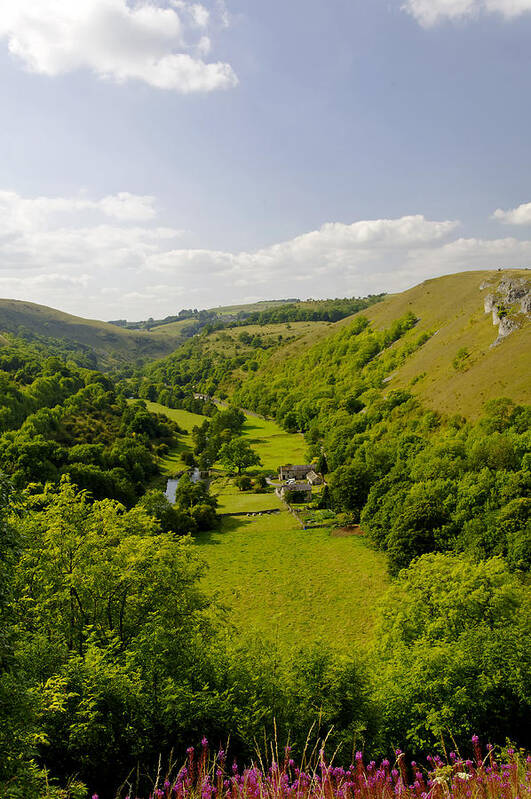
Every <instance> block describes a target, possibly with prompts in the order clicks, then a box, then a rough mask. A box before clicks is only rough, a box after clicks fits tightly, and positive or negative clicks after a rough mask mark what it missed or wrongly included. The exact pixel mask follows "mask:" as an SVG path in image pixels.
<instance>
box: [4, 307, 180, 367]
mask: <svg viewBox="0 0 531 799" xmlns="http://www.w3.org/2000/svg"><path fill="white" fill-rule="evenodd" d="M0 331H1V332H8V333H14V334H15V335H17V334H18V333H19V331H26V333H27V332H29V333H31V334H33V335H38V336H45V337H46V338H52V339H65V340H67V341H69V342H70V343H76V344H77V345H79V346H80V347H81V348H83V347H85V348H89V349H91V350H93V351H94V353H95V354H96V355H97V357H98V363H99V365H100V366H101V367H107V366H113V365H116V364H119V363H122V362H124V361H134V360H136V359H138V358H143V357H146V358H159V357H162V356H163V355H167V354H168V353H169V352H171V351H172V350H174V349H175V347H176V346H177V345H178V344H179V343H180V342H181V338H180V337H177V336H175V335H166V336H159V338H157V339H154V338H152V337H150V335H149V334H148V333H146V332H145V331H140V332H138V331H132V330H124V329H123V328H120V327H117V326H116V325H111V324H108V323H107V322H100V321H98V320H96V319H84V318H81V317H79V316H73V315H72V314H67V313H63V312H62V311H57V310H55V309H54V308H48V307H47V306H45V305H37V304H36V303H33V302H23V301H19V300H8V299H1V300H0ZM24 334H25V333H24ZM1 345H2V342H0V346H1Z"/></svg>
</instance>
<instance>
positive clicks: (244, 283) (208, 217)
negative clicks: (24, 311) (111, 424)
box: [0, 0, 531, 319]
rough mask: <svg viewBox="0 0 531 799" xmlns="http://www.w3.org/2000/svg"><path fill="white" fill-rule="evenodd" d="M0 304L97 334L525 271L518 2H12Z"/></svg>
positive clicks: (6, 38) (528, 228)
mask: <svg viewBox="0 0 531 799" xmlns="http://www.w3.org/2000/svg"><path fill="white" fill-rule="evenodd" d="M0 70H1V73H2V76H1V82H0V86H1V93H0V100H1V109H2V120H1V122H2V124H1V125H0V147H1V152H2V158H1V160H0V296H3V297H13V298H16V299H26V300H31V301H33V302H39V303H43V304H47V305H51V306H54V307H56V308H60V309H62V310H66V311H69V312H71V313H76V314H80V315H82V316H92V317H99V318H104V319H116V318H124V317H126V318H129V319H139V318H146V317H148V316H154V317H160V316H165V315H167V314H172V313H176V312H177V311H178V310H179V309H181V308H183V307H199V308H202V307H212V306H216V305H220V304H226V303H229V302H233V301H236V300H237V301H253V300H255V299H265V298H274V297H287V296H298V297H302V298H305V297H328V296H346V295H363V294H367V293H370V292H379V291H397V290H400V289H403V288H407V287H409V286H411V285H413V284H415V283H418V282H420V281H421V280H423V279H424V278H426V277H432V276H435V275H440V274H445V273H448V272H454V271H459V270H463V269H481V268H495V267H499V266H503V267H507V266H530V265H531V158H530V149H531V138H530V133H529V131H530V130H531V103H530V102H529V98H530V89H531V86H530V84H531V0H326V2H325V0H267V2H264V1H263V0H226V2H225V1H224V0H201V2H193V1H191V0H4V2H3V3H1V4H0Z"/></svg>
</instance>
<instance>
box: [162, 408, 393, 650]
mask: <svg viewBox="0 0 531 799" xmlns="http://www.w3.org/2000/svg"><path fill="white" fill-rule="evenodd" d="M147 406H148V408H149V410H151V411H154V412H157V413H165V414H166V415H167V416H169V418H170V419H174V420H175V421H176V422H178V423H179V425H181V426H182V427H184V428H185V429H187V430H191V428H192V427H193V425H194V424H198V423H201V422H202V421H203V419H204V417H203V416H197V415H196V414H193V413H188V412H187V411H181V410H174V409H171V408H165V407H164V406H163V405H159V404H158V403H154V402H148V403H147ZM243 433H244V435H245V436H246V438H247V439H248V440H249V442H250V443H251V445H252V446H253V447H254V448H255V449H256V451H257V452H258V453H259V454H260V457H261V458H262V461H263V471H266V472H267V471H269V472H270V473H272V472H274V471H275V470H276V468H277V466H278V465H279V464H281V463H304V461H305V449H306V445H305V442H304V439H303V437H302V436H301V435H299V434H290V433H285V432H284V431H283V430H282V429H281V428H280V427H279V426H278V425H277V424H276V423H275V422H273V421H270V420H266V419H258V418H255V417H253V416H247V419H246V422H245V425H244V429H243ZM190 447H191V440H190V436H189V435H188V436H183V437H182V439H181V444H180V446H179V449H178V450H177V451H176V452H175V453H172V455H170V456H169V457H168V458H166V459H165V460H164V462H163V467H164V469H165V471H166V473H167V474H171V473H174V472H175V471H178V470H179V469H180V468H183V465H181V464H182V461H180V454H181V453H182V452H183V451H184V449H189V448H190ZM212 492H213V493H214V494H215V495H216V496H217V497H218V500H219V508H218V510H219V512H220V513H259V512H260V511H265V510H270V509H276V508H278V509H279V510H280V512H279V513H275V514H270V515H263V516H232V517H230V516H229V517H224V518H223V519H222V522H221V527H220V529H219V530H215V531H210V532H207V533H200V534H198V535H197V536H196V539H195V540H196V545H197V546H198V547H199V548H200V550H201V554H202V556H203V557H204V559H205V561H206V563H207V565H208V566H209V568H208V571H207V573H206V575H205V577H204V578H203V587H204V589H205V590H206V591H207V592H209V593H212V594H216V595H218V596H219V599H220V600H221V601H222V602H223V603H224V604H225V605H226V606H227V607H228V608H230V610H231V618H233V619H236V620H237V627H238V631H239V633H240V634H241V635H242V636H245V635H248V634H251V633H252V634H253V635H259V636H261V637H262V638H263V639H268V640H277V641H278V643H279V645H280V646H281V647H282V648H283V649H284V650H288V649H290V648H291V647H293V646H300V645H301V644H311V643H314V642H318V641H324V642H326V643H327V644H329V645H330V646H332V647H334V648H336V649H337V650H339V651H347V650H348V649H351V648H352V645H353V643H359V644H362V643H364V642H367V641H368V640H369V639H370V638H371V635H372V632H373V626H374V620H375V617H376V611H375V608H376V603H377V600H378V599H379V597H380V596H381V595H382V594H383V593H384V591H385V590H386V589H387V587H388V585H389V579H388V577H387V569H386V559H385V556H384V555H383V554H382V553H380V552H375V551H374V550H372V549H370V548H369V547H368V546H367V544H366V543H365V542H364V540H363V539H361V538H359V537H350V538H335V537H331V536H330V531H329V530H327V529H315V530H302V529H301V527H300V525H299V524H298V522H297V521H296V520H295V519H294V517H293V516H292V515H291V514H290V513H289V512H288V511H287V510H286V508H285V505H284V504H283V503H282V502H281V501H280V500H279V499H278V498H277V497H276V496H275V494H274V493H272V492H271V493H264V494H254V493H253V492H247V491H245V492H243V491H239V490H238V489H237V488H236V487H235V485H234V483H233V481H232V480H231V479H229V478H228V477H227V476H223V477H220V478H218V479H216V480H214V481H213V483H212Z"/></svg>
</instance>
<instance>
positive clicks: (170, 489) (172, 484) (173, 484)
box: [166, 480, 179, 505]
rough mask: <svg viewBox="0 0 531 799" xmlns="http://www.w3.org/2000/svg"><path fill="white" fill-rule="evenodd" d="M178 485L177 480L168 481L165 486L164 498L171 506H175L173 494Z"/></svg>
mask: <svg viewBox="0 0 531 799" xmlns="http://www.w3.org/2000/svg"><path fill="white" fill-rule="evenodd" d="M178 485H179V481H178V480H168V482H167V484H166V497H167V499H168V502H171V504H172V505H174V504H175V494H176V491H177V486H178Z"/></svg>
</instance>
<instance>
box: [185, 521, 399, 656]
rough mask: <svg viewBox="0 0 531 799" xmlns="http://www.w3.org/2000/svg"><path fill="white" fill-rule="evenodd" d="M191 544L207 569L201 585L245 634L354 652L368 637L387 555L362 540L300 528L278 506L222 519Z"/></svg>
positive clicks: (384, 579) (385, 579)
mask: <svg viewBox="0 0 531 799" xmlns="http://www.w3.org/2000/svg"><path fill="white" fill-rule="evenodd" d="M196 542H197V546H198V547H199V548H200V550H201V555H202V556H203V557H204V559H205V560H206V562H207V564H208V567H209V568H208V571H207V573H206V575H205V577H204V578H203V587H204V588H205V589H206V590H207V591H208V592H209V593H214V594H216V595H217V596H218V597H219V600H220V601H221V602H222V603H223V604H225V606H227V607H228V608H229V609H230V611H231V613H230V617H231V619H235V620H236V627H237V630H238V632H240V633H241V634H242V635H243V636H246V635H252V636H253V637H255V638H256V637H259V638H261V639H263V640H270V641H278V643H279V645H280V646H281V648H282V649H283V650H284V651H287V650H290V649H293V648H296V647H298V646H300V645H302V644H310V643H313V642H318V641H323V642H324V643H326V644H328V645H330V646H332V647H334V648H335V649H337V650H338V651H347V650H350V651H352V650H353V648H354V647H355V646H356V645H364V644H366V643H368V642H369V641H370V639H371V636H372V633H373V629H374V620H375V617H376V610H375V609H376V605H377V602H378V600H379V598H380V597H381V596H382V594H383V593H384V591H385V590H386V589H387V587H388V585H389V580H388V577H387V572H386V561H385V556H384V555H383V554H382V553H381V552H375V551H374V550H372V549H370V548H369V547H368V546H367V544H366V543H365V542H364V541H363V539H360V538H359V537H355V536H353V537H350V538H334V537H332V536H330V533H329V531H327V530H302V529H301V528H300V526H299V525H298V524H297V522H296V521H295V519H294V518H293V516H291V514H290V513H288V511H283V512H282V513H279V514H273V515H269V516H266V515H264V516H254V517H229V518H225V519H223V521H222V525H221V529H220V530H219V531H215V532H209V533H202V534H199V535H198V536H197V538H196Z"/></svg>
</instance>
